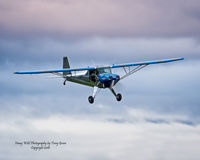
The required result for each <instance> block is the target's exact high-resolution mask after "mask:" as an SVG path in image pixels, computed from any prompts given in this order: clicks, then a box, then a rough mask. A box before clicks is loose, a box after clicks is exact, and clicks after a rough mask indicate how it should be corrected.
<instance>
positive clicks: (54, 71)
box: [14, 67, 96, 74]
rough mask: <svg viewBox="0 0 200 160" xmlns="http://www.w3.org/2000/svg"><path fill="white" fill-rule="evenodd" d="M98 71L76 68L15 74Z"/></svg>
mask: <svg viewBox="0 0 200 160" xmlns="http://www.w3.org/2000/svg"><path fill="white" fill-rule="evenodd" d="M93 69H96V68H94V67H92V68H89V67H88V68H75V69H60V70H48V71H31V72H14V74H44V73H59V72H66V71H86V70H93Z"/></svg>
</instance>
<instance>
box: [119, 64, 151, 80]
mask: <svg viewBox="0 0 200 160" xmlns="http://www.w3.org/2000/svg"><path fill="white" fill-rule="evenodd" d="M146 66H148V64H145V65H140V66H137V67H135V68H133V69H132V70H131V66H128V67H127V68H128V71H127V70H126V68H125V67H123V69H124V71H125V73H126V74H125V75H124V76H122V77H121V78H120V80H122V79H124V78H126V77H128V76H130V75H131V74H133V73H135V72H137V71H139V70H141V69H142V68H144V67H146Z"/></svg>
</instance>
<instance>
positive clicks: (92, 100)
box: [88, 96, 94, 104]
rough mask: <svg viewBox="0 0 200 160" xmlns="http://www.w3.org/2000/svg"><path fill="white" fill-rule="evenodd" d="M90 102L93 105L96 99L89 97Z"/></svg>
mask: <svg viewBox="0 0 200 160" xmlns="http://www.w3.org/2000/svg"><path fill="white" fill-rule="evenodd" d="M88 101H89V102H90V103H91V104H92V103H94V98H93V97H92V96H89V97H88Z"/></svg>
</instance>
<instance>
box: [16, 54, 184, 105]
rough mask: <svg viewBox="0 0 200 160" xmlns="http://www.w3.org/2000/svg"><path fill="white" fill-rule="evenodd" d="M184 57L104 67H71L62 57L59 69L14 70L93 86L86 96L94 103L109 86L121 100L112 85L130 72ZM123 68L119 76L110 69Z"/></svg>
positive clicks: (119, 99)
mask: <svg viewBox="0 0 200 160" xmlns="http://www.w3.org/2000/svg"><path fill="white" fill-rule="evenodd" d="M183 59H184V58H173V59H165V60H155V61H148V62H147V61H146V62H136V63H129V64H119V65H112V66H104V67H88V68H75V69H71V68H70V65H69V61H68V58H67V57H63V69H60V70H47V71H31V72H15V74H43V73H52V74H55V75H58V76H61V77H62V78H64V83H63V84H64V85H65V84H66V81H70V82H74V83H79V84H82V85H87V86H90V87H93V88H94V89H93V94H92V96H89V97H88V101H89V102H90V103H94V99H95V96H96V94H97V93H98V91H99V89H101V88H109V89H110V90H111V92H112V93H113V94H114V96H115V97H116V99H117V101H121V99H122V95H121V94H120V93H118V94H117V93H116V92H115V91H114V89H113V87H114V86H115V85H116V84H117V83H118V82H119V81H120V80H122V79H124V78H126V77H128V76H130V75H131V74H133V73H135V72H137V71H139V70H140V69H142V68H144V67H146V66H148V65H151V64H159V63H168V62H173V61H179V60H183ZM115 68H123V70H124V72H125V74H124V75H122V76H121V77H120V76H119V75H118V74H113V73H112V69H115ZM80 71H85V73H83V74H77V72H80Z"/></svg>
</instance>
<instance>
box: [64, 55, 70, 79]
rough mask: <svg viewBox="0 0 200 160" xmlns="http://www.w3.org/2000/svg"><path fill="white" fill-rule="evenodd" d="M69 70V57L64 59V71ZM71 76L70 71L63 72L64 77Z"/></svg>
mask: <svg viewBox="0 0 200 160" xmlns="http://www.w3.org/2000/svg"><path fill="white" fill-rule="evenodd" d="M67 68H70V65H69V61H68V58H67V57H63V69H67ZM69 74H71V72H70V71H65V72H63V76H66V75H69Z"/></svg>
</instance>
